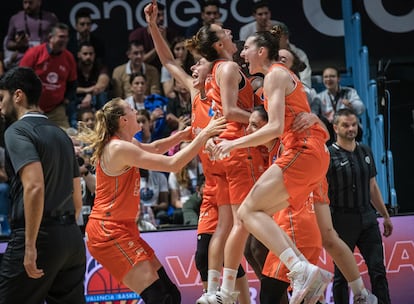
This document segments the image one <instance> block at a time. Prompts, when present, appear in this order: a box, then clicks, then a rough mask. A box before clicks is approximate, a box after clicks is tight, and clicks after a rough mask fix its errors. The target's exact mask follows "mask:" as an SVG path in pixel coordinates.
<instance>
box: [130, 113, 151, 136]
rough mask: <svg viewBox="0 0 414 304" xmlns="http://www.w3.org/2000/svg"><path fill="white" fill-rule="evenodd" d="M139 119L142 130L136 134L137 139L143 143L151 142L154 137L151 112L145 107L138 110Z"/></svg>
mask: <svg viewBox="0 0 414 304" xmlns="http://www.w3.org/2000/svg"><path fill="white" fill-rule="evenodd" d="M137 121H138V124H139V125H140V126H141V131H139V132H137V133H136V134H135V136H134V137H135V139H136V140H138V141H139V142H142V143H150V142H151V141H152V137H153V135H152V124H151V117H150V113H149V112H148V111H147V110H145V109H144V110H138V111H137Z"/></svg>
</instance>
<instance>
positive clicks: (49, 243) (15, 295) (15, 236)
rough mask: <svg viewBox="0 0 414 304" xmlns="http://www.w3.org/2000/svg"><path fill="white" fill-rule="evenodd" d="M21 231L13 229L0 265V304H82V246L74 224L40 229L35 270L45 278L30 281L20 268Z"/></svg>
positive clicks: (83, 272)
mask: <svg viewBox="0 0 414 304" xmlns="http://www.w3.org/2000/svg"><path fill="white" fill-rule="evenodd" d="M24 246H25V237H24V228H17V229H13V231H12V233H11V236H10V241H9V243H8V246H7V249H6V252H5V253H4V256H3V259H2V261H1V265H0V303H1V304H3V303H4V304H11V303H16V304H26V303H27V304H38V303H44V301H45V300H46V301H47V303H48V304H64V303H68V304H75V303H76V304H78V303H80V304H82V303H85V292H84V276H85V267H86V252H85V243H84V241H83V237H82V233H81V231H80V229H79V227H78V226H77V225H76V223H75V221H74V220H73V223H67V224H62V223H53V222H52V223H48V224H47V225H46V226H43V225H42V226H41V227H40V230H39V235H38V238H37V243H36V247H37V267H38V268H39V269H43V271H44V276H43V277H41V278H39V279H31V278H29V277H28V276H27V274H26V271H25V269H24V266H23V259H24Z"/></svg>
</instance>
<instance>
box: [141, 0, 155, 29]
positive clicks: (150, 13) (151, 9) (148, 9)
mask: <svg viewBox="0 0 414 304" xmlns="http://www.w3.org/2000/svg"><path fill="white" fill-rule="evenodd" d="M144 13H145V20H146V21H147V23H148V24H152V25H156V24H157V14H158V6H157V1H156V0H152V2H151V3H149V4H147V6H145V8H144Z"/></svg>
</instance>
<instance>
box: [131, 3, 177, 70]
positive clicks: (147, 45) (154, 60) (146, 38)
mask: <svg viewBox="0 0 414 304" xmlns="http://www.w3.org/2000/svg"><path fill="white" fill-rule="evenodd" d="M157 6H158V14H157V26H158V28H159V30H160V32H161V33H162V35H163V36H164V38H165V39H167V41H169V42H171V41H172V40H173V39H174V37H175V36H177V33H176V32H175V31H174V30H172V29H171V28H167V27H166V26H165V22H164V21H165V20H164V17H165V12H164V9H165V7H164V5H162V4H161V3H157ZM128 41H129V42H131V41H140V42H141V43H142V45H143V47H144V62H146V63H148V64H151V65H152V66H155V67H156V68H157V69H158V72H160V71H161V66H162V64H161V62H160V60H159V58H158V55H157V52H155V49H154V43H153V42H152V38H151V35H150V33H149V30H148V27H147V26H146V27H139V28H137V29H135V30H133V31H132V32H131V33H130V34H129V37H128Z"/></svg>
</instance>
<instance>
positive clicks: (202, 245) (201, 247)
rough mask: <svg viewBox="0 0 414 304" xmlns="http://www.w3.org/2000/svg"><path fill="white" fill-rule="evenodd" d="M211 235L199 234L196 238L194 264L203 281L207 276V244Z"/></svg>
mask: <svg viewBox="0 0 414 304" xmlns="http://www.w3.org/2000/svg"><path fill="white" fill-rule="evenodd" d="M211 237H212V235H211V234H200V235H198V240H197V251H196V253H195V264H196V267H197V270H198V272H199V273H200V277H201V280H202V281H203V282H206V281H207V277H208V275H207V273H208V245H209V244H210V240H211Z"/></svg>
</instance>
